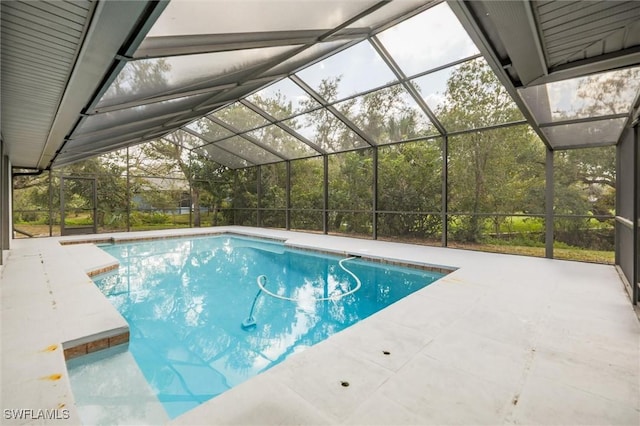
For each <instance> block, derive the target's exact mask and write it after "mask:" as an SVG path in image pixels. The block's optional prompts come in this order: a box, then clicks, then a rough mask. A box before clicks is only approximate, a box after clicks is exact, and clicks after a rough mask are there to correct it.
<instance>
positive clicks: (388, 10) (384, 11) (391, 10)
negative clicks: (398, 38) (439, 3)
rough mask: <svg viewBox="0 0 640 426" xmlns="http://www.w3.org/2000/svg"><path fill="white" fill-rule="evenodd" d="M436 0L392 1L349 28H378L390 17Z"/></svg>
mask: <svg viewBox="0 0 640 426" xmlns="http://www.w3.org/2000/svg"><path fill="white" fill-rule="evenodd" d="M432 2H434V0H426V1H425V0H402V1H392V2H389V3H387V4H386V5H384V6H383V7H381V8H380V9H377V10H376V11H374V12H372V13H370V14H368V15H366V16H364V17H362V18H361V19H358V20H357V21H356V22H354V23H353V24H351V25H349V26H348V27H347V28H349V29H353V28H368V29H373V28H376V27H378V26H380V25H382V24H384V23H386V22H387V21H389V20H390V19H393V18H395V17H397V16H400V15H403V14H405V13H408V12H411V11H412V10H415V9H416V8H418V7H420V6H422V5H423V4H426V3H432Z"/></svg>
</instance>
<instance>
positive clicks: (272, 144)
mask: <svg viewBox="0 0 640 426" xmlns="http://www.w3.org/2000/svg"><path fill="white" fill-rule="evenodd" d="M247 134H248V135H249V136H251V137H253V138H254V139H256V140H258V141H260V142H261V143H263V144H265V145H267V146H268V147H269V148H271V149H273V150H274V151H276V152H278V153H280V154H281V155H282V156H283V157H285V158H288V159H295V158H303V157H309V156H310V155H315V154H317V153H318V152H317V151H315V150H314V149H313V148H311V147H310V146H309V145H307V144H305V143H304V142H302V141H301V140H299V139H297V138H295V137H293V136H292V135H290V134H289V133H287V132H285V131H284V130H282V129H281V128H280V127H278V126H276V125H271V126H267V127H262V128H260V129H256V130H252V131H250V132H247Z"/></svg>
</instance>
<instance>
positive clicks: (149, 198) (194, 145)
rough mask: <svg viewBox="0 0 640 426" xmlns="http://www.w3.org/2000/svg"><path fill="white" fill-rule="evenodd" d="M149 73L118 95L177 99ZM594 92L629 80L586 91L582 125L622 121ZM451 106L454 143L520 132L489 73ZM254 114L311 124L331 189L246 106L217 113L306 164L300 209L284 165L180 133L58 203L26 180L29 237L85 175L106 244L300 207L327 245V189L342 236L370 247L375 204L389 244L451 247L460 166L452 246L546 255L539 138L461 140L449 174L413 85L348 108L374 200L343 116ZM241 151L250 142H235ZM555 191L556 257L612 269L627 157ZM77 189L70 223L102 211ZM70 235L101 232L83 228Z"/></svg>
mask: <svg viewBox="0 0 640 426" xmlns="http://www.w3.org/2000/svg"><path fill="white" fill-rule="evenodd" d="M135 66H136V67H139V69H138V70H132V72H133V71H135V72H133V73H132V74H131V75H129V76H128V75H126V74H123V76H122V77H121V81H118V82H117V84H116V85H115V86H114V89H113V90H116V91H118V94H121V95H127V94H128V93H130V92H131V91H132V90H133V89H134V88H136V87H137V89H140V90H145V91H147V90H148V91H153V90H156V89H157V88H158V87H164V86H165V85H167V84H168V80H167V79H166V78H165V76H166V75H167V73H168V72H169V67H168V65H167V64H166V63H163V62H162V61H158V62H156V63H155V64H154V63H153V62H148V63H147V62H144V61H135ZM340 84H341V80H340V78H330V79H326V80H324V81H322V82H321V84H320V86H319V88H318V93H319V95H320V96H321V97H322V98H324V99H325V100H326V101H327V102H329V103H333V102H335V101H337V100H338V99H337V94H338V93H339V92H340V91H339V86H340ZM595 84H600V85H602V84H604V86H605V87H607V88H608V90H609V91H610V92H611V93H616V94H618V95H619V94H620V93H622V92H624V91H625V90H626V89H625V87H624V82H621V81H620V79H618V80H616V79H613V80H610V81H601V79H600V80H598V78H595V77H594V79H586V80H585V81H584V82H583V84H582V85H581V86H580V87H578V89H577V92H576V95H577V97H578V98H583V99H584V102H578V103H579V104H580V105H579V107H580V108H579V111H577V112H576V111H574V112H573V113H574V114H578V115H581V114H582V115H584V114H589V113H598V114H601V113H607V114H608V113H615V111H616V109H617V108H618V106H617V105H616V104H612V103H611V101H610V99H609V98H610V97H609V98H608V97H606V96H604V97H599V98H597V99H595V100H589V97H590V96H591V95H592V93H591V92H593V90H591V89H590V88H591V87H592V86H593V85H595ZM136 85H137V86H136ZM137 89H136V90H137ZM416 89H419V88H418V87H416ZM438 95H441V96H442V97H441V99H442V101H441V102H440V104H439V105H438V106H437V107H436V108H435V109H434V113H435V116H436V117H437V118H438V120H439V121H440V122H441V123H442V125H443V126H444V128H445V129H447V131H449V132H454V131H458V130H468V129H480V128H483V127H487V126H492V125H494V124H504V123H509V122H513V121H517V120H521V119H522V115H521V113H520V112H519V110H518V109H517V107H516V106H515V105H514V103H513V101H512V100H511V98H510V97H509V95H508V93H507V92H506V90H505V89H504V88H503V87H502V85H501V84H500V83H499V81H498V80H497V79H496V77H495V75H494V74H493V72H492V71H491V70H490V68H489V67H488V66H487V64H486V62H484V61H483V60H481V59H477V60H472V61H468V62H465V63H463V64H461V65H459V66H457V67H456V68H455V70H454V71H453V72H452V73H451V75H450V77H449V79H448V81H447V84H446V89H445V91H444V93H441V94H438ZM251 101H252V102H253V103H255V104H256V105H257V106H259V107H261V108H263V109H264V110H265V111H267V112H269V114H271V115H272V116H274V117H277V118H281V117H282V118H284V117H289V116H291V115H292V114H294V113H300V112H303V110H304V111H309V110H311V112H309V113H305V114H302V115H298V116H296V117H295V118H292V119H290V120H287V121H286V124H287V125H288V126H290V127H291V128H292V129H293V130H296V131H298V132H299V133H302V134H304V135H305V137H307V138H308V139H309V140H310V141H311V142H312V143H314V144H317V145H318V146H319V147H321V148H322V149H323V150H325V151H327V152H328V153H329V155H328V157H327V158H326V161H327V163H328V175H327V176H326V177H325V175H324V173H325V169H324V164H323V161H324V159H323V158H321V157H313V158H308V157H307V156H308V155H314V154H315V152H314V151H312V150H311V149H310V148H309V147H308V146H307V145H306V144H303V143H301V142H300V141H297V140H296V139H295V138H293V137H292V136H291V135H289V134H288V133H287V132H285V131H283V130H282V129H281V128H280V127H278V126H274V125H269V124H268V123H267V122H266V121H264V120H263V119H262V118H261V117H260V116H259V115H257V114H255V113H253V112H252V111H250V110H249V109H248V108H246V107H245V106H243V105H242V104H236V105H235V106H232V107H231V108H225V109H223V110H220V111H219V112H216V113H215V114H216V116H217V118H219V119H221V120H223V121H225V122H227V123H230V124H232V125H233V126H234V127H237V128H239V129H250V128H256V127H257V129H256V130H254V131H252V133H251V134H252V136H253V137H256V138H258V139H259V140H260V142H261V143H262V144H264V145H265V146H268V147H270V148H272V149H274V150H276V151H279V152H282V153H284V155H285V157H287V158H291V159H292V161H291V162H290V164H289V165H290V168H291V177H290V178H291V180H290V184H291V188H290V204H291V205H290V206H287V165H286V164H285V163H277V164H268V165H263V166H260V169H258V168H257V167H248V168H244V169H243V168H240V169H238V170H231V169H229V168H227V167H225V166H223V165H221V164H219V163H216V162H215V161H211V160H210V159H209V158H208V155H209V154H208V152H207V147H206V146H205V147H204V148H200V145H201V144H202V139H199V138H197V137H195V136H193V135H192V134H191V133H189V132H186V131H179V132H174V133H172V134H171V135H168V136H166V137H165V138H163V139H161V140H157V141H154V142H152V143H147V144H144V145H140V146H137V147H131V148H130V149H129V155H128V157H127V156H126V155H125V153H124V151H120V152H116V153H112V154H109V155H105V156H102V157H99V158H94V159H91V160H87V161H83V162H80V163H77V164H74V165H71V166H69V167H67V168H65V169H64V170H62V171H61V172H56V173H54V175H53V180H52V182H51V184H52V187H53V191H52V193H51V194H50V193H49V188H48V185H49V181H48V176H47V175H46V174H45V175H41V176H29V177H20V178H18V179H16V180H15V182H14V208H15V209H16V214H15V215H14V219H15V221H16V223H24V224H27V223H28V224H36V223H39V224H42V225H44V224H47V223H48V213H47V210H48V204H49V199H50V196H51V201H52V204H53V206H54V211H59V205H60V176H61V175H74V176H84V177H95V178H96V179H97V181H96V182H97V191H98V222H99V225H100V226H101V227H102V228H101V229H123V228H124V227H126V224H127V211H128V210H130V209H131V210H132V212H131V214H130V216H129V222H130V224H131V227H132V229H160V228H163V227H173V226H177V227H179V226H190V225H193V226H200V225H212V226H216V225H226V224H237V225H252V226H254V225H259V226H265V227H279V228H282V227H284V226H285V218H286V213H285V210H286V209H287V207H290V208H291V210H290V212H289V213H290V217H291V227H292V228H293V229H303V230H310V231H320V230H322V229H323V221H324V219H325V218H324V208H325V199H324V198H325V194H324V182H325V178H326V180H327V182H328V221H329V223H328V226H329V231H330V232H332V233H346V234H353V235H362V236H371V234H372V232H373V213H374V212H373V209H374V200H377V216H376V217H377V223H378V229H377V232H378V235H379V236H380V237H381V238H386V239H401V240H406V241H412V242H418V243H427V244H439V242H440V240H441V238H442V233H443V224H442V220H443V215H444V213H445V212H443V211H442V208H443V200H442V186H443V168H444V166H445V161H446V166H447V170H448V176H447V177H448V188H447V190H448V194H449V199H448V200H446V201H447V203H446V204H447V206H448V211H447V212H446V213H447V215H448V217H449V223H448V231H449V235H448V238H449V241H450V242H451V244H452V245H459V246H464V247H468V248H488V249H490V250H492V251H509V252H518V251H522V252H527V253H535V254H536V255H541V254H540V253H543V250H542V247H543V246H544V220H543V219H542V216H543V215H544V213H545V185H546V183H545V155H546V148H545V146H544V144H543V143H542V142H541V141H540V139H539V138H538V136H537V135H536V134H535V133H534V132H533V131H532V130H531V129H530V127H529V126H527V125H512V126H506V127H502V128H499V129H493V130H476V131H472V132H467V133H458V134H457V135H455V136H452V135H449V136H448V137H447V139H446V140H447V143H448V151H447V152H448V156H447V158H446V159H443V148H444V145H443V144H444V139H443V138H441V137H438V138H434V137H433V134H434V127H433V126H432V125H431V124H430V123H429V122H428V120H427V119H426V118H425V116H424V114H423V113H422V111H420V109H419V108H417V107H416V106H415V104H414V103H413V100H412V99H411V97H410V96H408V94H407V93H406V91H405V90H404V88H403V87H402V85H395V86H391V87H388V88H384V89H380V90H376V91H373V92H370V93H368V94H365V95H361V96H358V97H355V98H352V99H348V100H344V101H341V102H338V103H335V104H334V108H335V109H336V110H337V111H338V112H339V113H340V114H342V115H344V116H346V117H347V118H348V119H349V120H350V121H351V122H352V123H354V124H355V126H357V127H358V128H359V129H361V130H362V132H363V134H364V135H365V136H366V137H367V139H369V140H371V141H372V142H373V143H374V144H375V145H378V147H377V148H376V149H377V165H378V170H377V172H378V173H377V178H378V193H377V194H373V185H372V182H373V179H374V164H375V163H376V161H375V160H376V151H374V149H371V148H368V144H367V143H366V142H365V141H364V140H363V139H362V138H361V137H360V136H358V135H357V134H356V132H353V131H352V130H351V129H349V128H348V127H347V126H345V125H344V123H343V122H342V121H340V120H339V119H338V117H337V116H336V115H334V114H333V113H332V112H331V111H330V110H328V109H324V108H321V109H315V110H314V108H315V107H316V106H317V103H316V101H315V100H310V99H307V100H306V101H304V100H303V101H302V103H301V104H300V108H301V109H300V110H299V111H296V110H295V107H294V105H295V104H294V103H292V101H291V100H289V99H287V98H286V96H285V95H284V94H283V93H280V92H277V93H275V94H274V95H272V96H270V97H266V96H261V95H254V96H253V97H252V99H251ZM576 108H577V107H576ZM193 126H195V127H193ZM193 126H191V127H190V128H191V130H193V131H197V132H198V133H199V134H201V135H202V136H203V137H204V138H205V139H206V140H208V141H219V140H221V139H223V138H226V137H229V136H231V133H230V131H228V130H226V129H225V128H224V127H222V126H220V125H218V124H216V123H214V122H213V121H211V120H199V121H197V122H196V123H194V124H193ZM260 126H262V127H260ZM194 129H195V130H194ZM406 140H411V142H405V141H406ZM236 141H238V142H242V140H240V139H237V140H236V139H233V142H234V143H235V142H236ZM220 146H222V145H220ZM360 148H365V149H360ZM210 150H211V149H210ZM212 152H213V151H212ZM264 152H265V151H264V149H262V148H261V147H258V146H255V147H251V146H249V147H248V148H247V150H246V151H243V153H242V156H243V157H246V158H247V159H248V160H250V159H255V158H257V159H260V158H263V157H261V156H264V155H265V154H264ZM229 155H230V157H229V158H227V159H225V160H229V159H231V160H233V161H237V162H238V165H241V164H243V161H244V160H242V159H241V158H236V157H233V155H232V154H229ZM221 161H222V160H221ZM247 164H250V163H247ZM234 167H235V166H234ZM554 177H555V188H554V190H555V201H554V210H555V214H556V220H555V239H556V240H555V243H556V245H557V247H558V250H567V251H566V252H562V253H563V254H562V256H568V254H566V253H568V252H569V250H576V248H591V249H598V250H596V251H595V252H593V253H592V252H589V254H586V250H583V251H582V252H581V253H582V254H583V255H584V257H585V258H590V259H591V258H599V257H598V256H601V254H598V253H601V252H602V251H605V250H611V249H612V247H613V223H612V221H611V220H610V219H608V217H610V215H612V214H614V213H615V210H614V205H615V179H616V176H615V148H613V147H605V148H593V149H576V150H570V151H561V152H556V153H555V176H554ZM258 188H260V189H258ZM67 189H68V192H69V196H68V197H67V198H66V203H67V206H68V207H70V208H75V209H81V208H85V207H87V206H89V205H90V202H91V199H90V198H91V194H90V190H89V187H87V186H86V185H84V184H83V183H82V181H70V186H69V187H68V188H67ZM129 196H131V200H129ZM181 207H182V208H191V209H192V210H191V211H192V212H191V214H185V213H184V210H182V211H179V209H180V208H181ZM258 211H259V214H258ZM567 215H581V216H584V217H582V218H568V217H565V216H567ZM190 219H191V220H192V222H190ZM55 220H59V219H56V218H54V221H55ZM71 220H72V221H74V220H75V221H82V220H87V217H86V216H81V215H79V216H78V217H77V218H71Z"/></svg>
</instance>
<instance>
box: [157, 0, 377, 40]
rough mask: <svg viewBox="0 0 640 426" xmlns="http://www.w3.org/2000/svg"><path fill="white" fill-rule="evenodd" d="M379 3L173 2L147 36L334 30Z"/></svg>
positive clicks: (291, 0)
mask: <svg viewBox="0 0 640 426" xmlns="http://www.w3.org/2000/svg"><path fill="white" fill-rule="evenodd" d="M376 3H377V1H371V0H369V1H363V0H359V1H352V0H342V1H338V0H279V1H275V2H274V1H259V0H242V1H237V0H226V1H225V0H218V1H211V0H172V1H171V2H170V3H169V4H168V5H167V7H166V8H165V10H164V11H163V12H162V15H160V17H159V18H158V20H157V21H156V23H155V24H154V25H153V27H152V28H151V30H150V31H149V33H148V37H156V36H176V35H189V34H224V33H244V32H263V31H295V30H320V29H331V28H334V27H336V26H338V25H340V24H342V23H343V22H345V21H347V20H348V19H351V18H352V17H354V16H356V15H357V14H358V13H360V12H362V11H364V10H366V9H368V8H369V7H371V6H373V5H374V4H376Z"/></svg>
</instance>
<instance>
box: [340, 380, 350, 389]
mask: <svg viewBox="0 0 640 426" xmlns="http://www.w3.org/2000/svg"><path fill="white" fill-rule="evenodd" d="M340 385H341V386H342V387H343V388H348V387H349V382H346V381H344V380H343V381H341V382H340Z"/></svg>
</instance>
